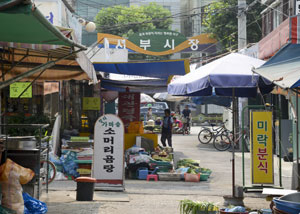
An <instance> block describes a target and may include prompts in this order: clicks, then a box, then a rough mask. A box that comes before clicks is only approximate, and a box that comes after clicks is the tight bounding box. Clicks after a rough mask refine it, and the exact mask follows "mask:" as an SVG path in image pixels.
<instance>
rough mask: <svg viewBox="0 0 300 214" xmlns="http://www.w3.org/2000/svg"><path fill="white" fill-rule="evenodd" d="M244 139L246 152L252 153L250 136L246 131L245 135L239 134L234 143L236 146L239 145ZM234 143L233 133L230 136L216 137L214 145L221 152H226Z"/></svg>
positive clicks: (221, 135) (220, 135)
mask: <svg viewBox="0 0 300 214" xmlns="http://www.w3.org/2000/svg"><path fill="white" fill-rule="evenodd" d="M242 138H243V139H244V151H245V152H249V151H250V141H249V136H248V134H247V132H246V131H244V133H239V136H238V138H237V139H235V141H234V145H237V144H238V143H239V141H240V139H242ZM232 142H233V134H232V132H231V133H230V134H229V135H228V134H227V133H226V134H219V135H217V136H216V137H215V139H214V142H213V145H214V147H215V148H216V149H217V150H219V151H226V150H228V149H229V148H230V147H231V146H232ZM242 146H243V145H242Z"/></svg>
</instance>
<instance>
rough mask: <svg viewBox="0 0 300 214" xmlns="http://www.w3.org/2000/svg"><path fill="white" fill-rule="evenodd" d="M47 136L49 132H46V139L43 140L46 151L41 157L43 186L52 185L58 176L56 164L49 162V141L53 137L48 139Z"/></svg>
mask: <svg viewBox="0 0 300 214" xmlns="http://www.w3.org/2000/svg"><path fill="white" fill-rule="evenodd" d="M47 134H48V131H46V132H45V137H44V138H43V139H44V143H43V145H42V148H44V150H43V151H42V152H41V155H40V176H41V178H42V185H45V184H47V185H48V184H50V183H51V182H52V181H53V180H54V178H55V176H56V167H55V164H54V163H52V162H51V161H50V160H49V141H50V139H51V137H48V136H47ZM47 188H48V187H47Z"/></svg>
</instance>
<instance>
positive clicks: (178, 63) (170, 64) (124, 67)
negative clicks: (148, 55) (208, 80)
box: [94, 60, 190, 79]
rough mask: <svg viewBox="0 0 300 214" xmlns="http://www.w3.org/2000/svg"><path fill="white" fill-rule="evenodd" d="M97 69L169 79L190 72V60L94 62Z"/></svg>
mask: <svg viewBox="0 0 300 214" xmlns="http://www.w3.org/2000/svg"><path fill="white" fill-rule="evenodd" d="M94 67H95V70H96V71H102V72H106V73H115V74H126V75H138V76H145V77H155V78H161V79H168V78H169V76H172V75H185V74H187V73H189V72H190V68H189V61H188V60H168V61H159V62H129V63H97V62H96V63H94Z"/></svg>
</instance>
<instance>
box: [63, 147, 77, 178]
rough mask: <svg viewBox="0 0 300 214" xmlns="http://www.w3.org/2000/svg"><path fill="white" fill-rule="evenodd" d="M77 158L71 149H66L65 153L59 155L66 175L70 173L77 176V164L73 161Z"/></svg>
mask: <svg viewBox="0 0 300 214" xmlns="http://www.w3.org/2000/svg"><path fill="white" fill-rule="evenodd" d="M76 159H77V156H76V153H75V152H72V151H68V152H67V153H66V154H65V155H62V156H61V157H60V160H61V162H62V165H63V169H64V173H65V174H67V175H72V176H74V177H75V178H77V177H79V176H80V175H79V173H78V172H77V169H78V164H77V163H75V162H74V160H76Z"/></svg>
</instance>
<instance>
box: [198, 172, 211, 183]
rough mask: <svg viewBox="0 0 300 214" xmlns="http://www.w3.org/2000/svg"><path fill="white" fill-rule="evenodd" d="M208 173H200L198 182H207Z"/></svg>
mask: <svg viewBox="0 0 300 214" xmlns="http://www.w3.org/2000/svg"><path fill="white" fill-rule="evenodd" d="M209 175H210V174H209V173H201V174H200V181H207V180H208V178H209Z"/></svg>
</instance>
